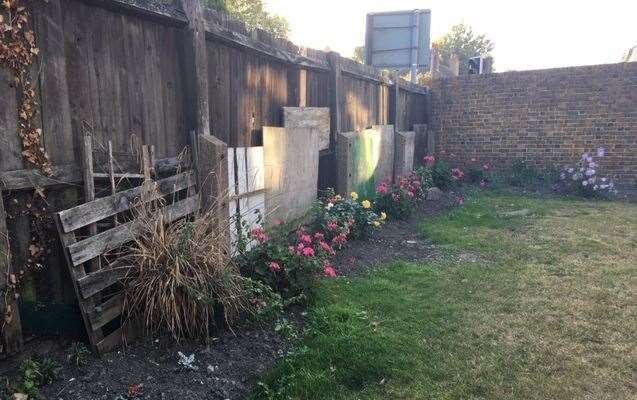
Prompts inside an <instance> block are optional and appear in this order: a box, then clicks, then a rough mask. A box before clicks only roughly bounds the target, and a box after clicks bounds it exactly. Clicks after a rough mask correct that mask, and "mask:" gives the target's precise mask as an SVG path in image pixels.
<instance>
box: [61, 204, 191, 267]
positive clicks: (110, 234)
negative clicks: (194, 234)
mask: <svg viewBox="0 0 637 400" xmlns="http://www.w3.org/2000/svg"><path fill="white" fill-rule="evenodd" d="M198 207H199V198H198V196H191V197H189V198H187V199H185V200H181V201H178V202H176V203H174V204H171V205H169V206H166V207H164V208H162V209H161V213H162V214H163V215H164V217H165V218H166V220H165V222H166V223H169V222H173V221H175V220H177V219H179V218H181V217H184V216H186V215H188V214H191V213H193V212H195V211H197V209H198ZM140 232H142V227H141V226H140V225H139V224H138V223H136V222H135V221H131V222H128V223H126V224H122V225H119V226H116V227H115V228H112V229H109V230H108V231H104V232H101V233H98V234H97V235H94V236H91V237H88V238H86V239H84V240H81V241H78V242H77V243H74V244H72V245H71V246H69V247H68V251H69V254H70V256H71V262H72V264H73V265H74V266H77V265H80V264H83V263H85V262H87V261H89V260H91V259H93V258H95V257H97V256H99V255H100V254H103V253H105V252H107V251H110V250H114V249H116V248H118V247H119V246H121V245H122V244H124V243H126V242H129V241H131V240H133V239H134V238H135V237H136V235H138V234H139V233H140Z"/></svg>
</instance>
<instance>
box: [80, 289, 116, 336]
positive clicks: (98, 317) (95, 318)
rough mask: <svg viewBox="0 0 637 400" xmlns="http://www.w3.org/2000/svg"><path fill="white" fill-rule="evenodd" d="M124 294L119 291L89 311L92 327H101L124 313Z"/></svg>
mask: <svg viewBox="0 0 637 400" xmlns="http://www.w3.org/2000/svg"><path fill="white" fill-rule="evenodd" d="M123 304H124V294H123V293H121V292H120V293H117V294H116V295H113V296H111V297H110V298H109V299H108V300H106V301H105V302H103V303H102V304H99V305H96V306H95V308H94V309H93V310H91V311H90V312H89V313H88V319H89V321H90V323H91V327H92V329H99V328H101V327H103V326H104V325H106V324H108V323H109V322H111V321H112V320H114V319H115V318H117V317H119V316H120V315H121V314H122V306H123Z"/></svg>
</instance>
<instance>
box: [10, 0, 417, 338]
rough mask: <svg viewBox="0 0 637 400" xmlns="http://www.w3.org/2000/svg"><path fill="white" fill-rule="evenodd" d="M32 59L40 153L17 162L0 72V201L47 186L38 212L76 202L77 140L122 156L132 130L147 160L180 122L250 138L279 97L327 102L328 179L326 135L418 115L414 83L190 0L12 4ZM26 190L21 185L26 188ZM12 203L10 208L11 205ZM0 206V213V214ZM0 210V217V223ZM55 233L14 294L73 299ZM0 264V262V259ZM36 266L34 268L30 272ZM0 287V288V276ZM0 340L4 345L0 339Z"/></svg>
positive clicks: (171, 150)
mask: <svg viewBox="0 0 637 400" xmlns="http://www.w3.org/2000/svg"><path fill="white" fill-rule="evenodd" d="M24 1H25V4H27V5H28V6H29V7H30V9H31V12H32V16H33V18H32V21H31V23H32V25H33V29H34V32H35V36H36V41H37V45H38V47H39V50H40V52H39V57H38V58H37V61H36V64H35V65H34V66H33V68H32V70H33V71H32V78H33V79H34V80H37V81H36V83H37V85H36V87H37V88H38V90H37V93H36V97H37V100H38V102H39V104H40V108H39V113H38V114H37V121H36V124H37V125H38V126H39V127H41V129H42V134H43V142H44V143H43V145H44V147H45V148H46V151H47V152H48V153H49V155H50V159H51V161H52V163H53V175H52V176H43V175H42V174H41V173H40V172H38V170H35V169H30V167H29V165H27V163H26V162H23V158H22V154H21V153H22V149H21V144H20V139H19V136H18V133H17V126H18V121H19V115H18V111H17V109H18V108H17V107H18V103H19V101H20V93H19V91H18V90H19V89H18V88H16V87H15V86H14V84H13V79H12V77H11V75H10V73H9V71H6V70H2V69H0V93H2V96H1V98H0V134H1V135H0V191H1V192H2V197H3V199H4V204H5V206H6V207H5V208H7V210H8V209H11V210H14V209H16V206H14V205H13V202H15V203H20V204H24V203H25V202H26V200H25V199H27V198H28V196H32V193H33V189H34V188H36V189H38V190H40V189H47V191H48V195H47V196H48V197H47V202H48V204H49V206H50V208H49V210H48V211H47V212H50V213H52V212H55V211H58V210H60V209H65V208H69V207H71V206H74V205H76V204H78V202H80V201H81V200H82V195H81V191H79V190H78V189H79V187H80V186H78V183H80V182H81V181H82V174H81V167H80V165H81V160H80V156H79V155H80V154H81V151H80V150H81V146H82V139H81V138H82V136H83V134H84V133H85V132H86V131H87V130H89V131H90V132H91V134H92V136H93V142H94V143H95V144H96V146H105V145H106V143H107V142H108V141H110V142H112V146H113V152H114V154H115V157H118V156H125V155H130V153H131V148H132V147H133V144H132V142H134V140H133V139H136V140H137V141H141V142H143V143H145V144H147V145H149V146H154V150H155V155H156V157H157V158H158V163H159V164H161V161H162V159H169V158H171V157H174V156H176V155H177V154H178V153H180V151H181V150H182V149H183V148H184V147H186V146H187V145H188V144H189V137H190V133H191V132H192V131H194V132H196V133H197V134H198V135H213V136H215V137H217V138H219V139H221V140H222V141H224V142H226V143H227V144H228V146H233V147H236V146H258V145H261V142H262V127H263V126H281V125H282V122H283V121H282V107H284V106H312V107H329V108H330V114H331V124H332V126H331V145H330V148H329V149H327V150H324V151H323V152H322V154H321V161H320V173H319V186H321V187H325V186H328V185H329V186H334V185H335V180H334V178H335V176H336V171H335V162H334V153H335V149H334V146H335V137H336V134H337V132H345V131H352V130H360V129H364V128H366V127H368V126H371V125H375V124H395V125H396V126H397V128H398V129H401V130H411V129H412V127H413V125H414V124H422V123H427V122H428V118H427V113H426V109H427V89H426V88H424V87H421V86H417V85H413V84H411V83H409V82H406V81H403V80H402V79H400V78H393V77H389V76H386V75H383V74H382V73H380V72H379V71H376V70H374V69H373V68H370V67H367V66H364V65H361V64H358V63H356V62H354V61H351V60H349V59H346V58H343V57H340V56H339V55H338V54H337V53H328V52H323V51H318V50H313V49H305V48H299V47H297V46H295V45H294V44H292V43H291V42H288V41H286V40H280V39H275V38H273V37H271V36H270V35H269V34H267V33H265V32H263V31H258V30H256V31H251V30H248V29H247V28H246V27H245V26H244V25H243V24H242V23H241V22H238V21H236V20H233V19H231V18H229V17H228V16H227V15H225V14H223V13H219V12H216V11H213V10H208V9H204V8H203V7H202V6H201V4H200V3H199V0H180V1H175V3H180V4H179V5H177V6H172V5H168V4H170V3H171V2H148V1H141V0H140V1H138V2H137V1H136V0H48V1H32V2H28V1H29V0H24ZM30 193H31V194H30ZM17 208H19V207H17ZM3 211H4V210H3V208H2V207H0V212H3ZM10 213H11V214H12V215H10V218H9V219H8V220H7V225H8V227H7V229H4V224H3V223H0V239H1V238H2V236H3V234H6V232H2V231H8V232H9V233H10V235H8V236H10V237H11V240H10V241H9V245H10V247H11V250H10V253H11V254H12V255H13V257H12V264H13V268H14V269H15V270H20V269H22V267H23V265H24V264H25V263H26V260H27V259H28V258H29V254H28V252H29V246H30V244H31V241H32V235H31V233H30V232H29V221H28V218H26V217H24V216H23V215H22V214H21V213H20V210H18V211H11V212H10V211H9V210H8V211H7V214H10ZM5 218H6V216H5V215H4V214H3V213H0V220H1V221H0V222H4V220H5ZM62 254H63V253H62V251H61V249H60V246H59V243H57V242H56V243H55V245H54V246H53V249H52V250H51V251H50V252H49V254H47V256H46V257H45V259H46V262H45V264H46V265H44V266H43V269H44V270H45V271H46V272H45V273H44V274H43V276H45V277H46V279H33V280H32V281H30V282H29V283H28V285H27V286H29V289H28V290H26V293H24V296H23V300H24V301H30V302H33V303H36V302H38V303H43V304H49V303H73V302H74V297H73V295H72V287H71V286H70V278H69V277H68V275H67V274H66V273H65V271H64V268H63V267H62V265H63V261H62V260H63V257H62ZM3 263H4V264H5V265H6V264H7V263H8V261H7V260H5V261H2V258H1V257H0V267H2V266H3ZM37 273H38V274H41V273H42V271H39V272H37ZM0 275H2V278H0V287H2V285H4V284H6V282H4V281H5V280H6V275H5V274H4V273H3V274H0ZM4 347H5V348H10V347H11V346H8V347H7V346H4Z"/></svg>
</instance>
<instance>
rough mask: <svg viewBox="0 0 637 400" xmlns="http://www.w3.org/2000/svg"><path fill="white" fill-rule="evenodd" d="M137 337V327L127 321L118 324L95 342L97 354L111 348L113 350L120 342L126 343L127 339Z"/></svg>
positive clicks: (106, 351)
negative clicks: (120, 324)
mask: <svg viewBox="0 0 637 400" xmlns="http://www.w3.org/2000/svg"><path fill="white" fill-rule="evenodd" d="M136 337H137V329H136V328H135V327H134V326H133V325H132V323H130V322H128V321H127V323H126V324H125V325H124V326H120V327H119V328H117V329H115V330H114V331H113V332H112V333H110V334H109V335H108V336H106V337H105V338H104V339H102V340H100V341H99V342H98V343H97V344H96V346H95V347H96V349H97V352H98V353H99V354H104V353H108V352H109V351H111V350H115V349H116V348H118V347H120V346H121V345H122V344H126V342H127V341H130V340H134V339H135V338H136Z"/></svg>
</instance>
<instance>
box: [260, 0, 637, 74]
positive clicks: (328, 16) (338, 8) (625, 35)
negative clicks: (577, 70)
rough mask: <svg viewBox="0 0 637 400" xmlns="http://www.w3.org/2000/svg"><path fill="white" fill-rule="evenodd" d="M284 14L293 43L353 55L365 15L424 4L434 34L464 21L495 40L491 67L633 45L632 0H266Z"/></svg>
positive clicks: (572, 59) (538, 65) (618, 53)
mask: <svg viewBox="0 0 637 400" xmlns="http://www.w3.org/2000/svg"><path fill="white" fill-rule="evenodd" d="M264 3H265V5H266V7H267V9H268V10H269V11H270V12H272V13H275V14H278V15H281V16H283V17H285V18H286V19H287V20H288V21H289V23H290V28H291V33H290V39H291V40H292V41H293V42H295V43H296V44H297V45H300V46H305V47H313V48H316V49H321V50H322V49H325V48H326V47H329V48H330V49H331V50H333V51H338V52H339V53H341V55H344V56H348V57H349V56H351V55H352V54H353V49H354V47H356V46H361V45H363V44H364V42H365V15H366V14H367V13H368V12H375V11H393V10H411V9H417V8H418V9H430V10H431V19H432V22H431V25H432V26H431V36H432V39H436V38H437V37H439V36H441V35H443V34H444V33H445V32H447V31H449V29H450V28H451V26H453V25H455V24H457V23H459V22H464V23H466V24H468V25H470V26H471V27H472V28H473V30H474V32H476V33H484V34H486V35H487V37H488V38H489V39H491V40H492V41H493V42H494V43H495V50H494V52H493V57H494V60H495V69H496V71H499V72H503V71H510V70H529V69H543V68H553V67H566V66H575V65H593V64H607V63H616V62H619V61H621V58H622V56H623V55H624V54H625V53H626V52H627V51H628V49H630V48H631V47H633V46H637V0H606V1H599V0H580V1H569V0H531V1H528V0H527V1H520V0H509V1H500V0H491V1H489V0H482V1H479V0H471V1H469V0H446V1H445V0H264Z"/></svg>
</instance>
